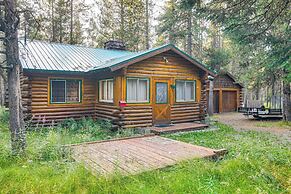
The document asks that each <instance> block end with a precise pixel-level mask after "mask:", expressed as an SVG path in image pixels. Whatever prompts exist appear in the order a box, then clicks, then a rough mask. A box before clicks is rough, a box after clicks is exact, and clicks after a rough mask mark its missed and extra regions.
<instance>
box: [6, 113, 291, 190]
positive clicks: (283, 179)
mask: <svg viewBox="0 0 291 194" xmlns="http://www.w3.org/2000/svg"><path fill="white" fill-rule="evenodd" d="M0 120H1V118H0ZM2 124H3V123H2ZM2 124H1V129H0V193H291V182H290V180H291V176H290V175H291V168H290V166H291V162H290V160H291V147H290V143H288V142H281V141H280V140H279V139H277V137H275V136H273V135H271V134H268V133H261V132H251V131H248V132H237V131H235V130H233V129H232V128H231V127H228V126H226V125H221V124H217V126H216V127H217V128H218V130H216V131H207V132H192V133H183V134H175V135H167V137H169V138H173V139H177V140H180V141H185V142H189V143H192V144H196V145H202V146H207V147H211V148H226V149H228V150H229V153H228V155H227V156H226V157H225V158H224V159H222V160H219V161H210V160H204V159H198V160H190V161H187V162H182V163H179V164H178V165H175V166H172V167H169V168H165V169H161V170H155V171H151V172H145V173H142V174H140V175H135V176H127V177H121V176H118V175H116V176H113V177H111V178H104V177H101V176H98V175H95V176H94V175H92V174H91V172H89V171H88V170H86V169H85V168H84V167H83V166H82V164H78V163H76V162H74V161H73V160H72V159H71V157H70V154H69V151H68V150H66V149H63V146H62V145H63V144H68V143H75V142H80V141H83V140H93V139H102V138H103V139H104V138H113V137H116V136H122V135H124V134H125V133H121V132H118V131H116V132H112V131H110V130H107V127H108V128H110V124H109V123H103V122H102V121H97V122H94V121H92V120H87V119H84V120H82V121H80V122H75V121H72V120H69V121H67V122H66V123H64V124H63V125H60V126H58V127H55V128H50V129H48V128H46V129H39V130H38V131H37V130H32V131H29V132H28V133H27V141H28V151H27V154H26V156H25V157H22V158H15V157H12V156H11V155H10V148H9V147H10V146H9V145H10V143H9V139H10V135H9V132H8V129H7V124H4V125H2ZM107 125H108V126H107ZM98 126H99V127H98ZM94 129H95V130H96V131H95V130H94ZM131 132H132V133H134V131H131ZM131 132H128V133H129V134H131Z"/></svg>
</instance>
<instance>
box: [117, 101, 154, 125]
mask: <svg viewBox="0 0 291 194" xmlns="http://www.w3.org/2000/svg"><path fill="white" fill-rule="evenodd" d="M152 118H153V116H152V107H151V106H127V107H125V108H124V109H123V110H121V117H120V120H119V126H120V127H122V128H138V127H150V126H152V122H153V120H152Z"/></svg>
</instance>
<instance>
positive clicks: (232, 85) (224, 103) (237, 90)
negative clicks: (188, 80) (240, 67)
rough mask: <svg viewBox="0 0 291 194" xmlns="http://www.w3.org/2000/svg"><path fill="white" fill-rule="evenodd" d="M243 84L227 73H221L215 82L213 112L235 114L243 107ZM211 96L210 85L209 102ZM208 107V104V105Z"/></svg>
mask: <svg viewBox="0 0 291 194" xmlns="http://www.w3.org/2000/svg"><path fill="white" fill-rule="evenodd" d="M242 88H243V86H242V84H240V83H237V82H236V80H235V78H234V77H233V76H232V75H231V74H230V73H229V72H225V71H221V72H220V73H219V74H217V76H216V77H215V78H214V80H213V112H214V113H222V112H233V111H237V109H238V107H240V106H242V103H243V95H242ZM208 96H209V84H208V86H207V101H208V99H209V98H208ZM207 105H208V103H207Z"/></svg>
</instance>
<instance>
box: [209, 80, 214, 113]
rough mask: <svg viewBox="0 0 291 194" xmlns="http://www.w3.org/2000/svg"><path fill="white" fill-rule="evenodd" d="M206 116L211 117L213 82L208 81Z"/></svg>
mask: <svg viewBox="0 0 291 194" xmlns="http://www.w3.org/2000/svg"><path fill="white" fill-rule="evenodd" d="M208 115H209V116H212V115H213V80H212V79H209V96H208Z"/></svg>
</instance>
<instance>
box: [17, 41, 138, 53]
mask: <svg viewBox="0 0 291 194" xmlns="http://www.w3.org/2000/svg"><path fill="white" fill-rule="evenodd" d="M19 40H20V41H24V38H19ZM27 41H28V42H31V43H33V42H40V43H45V44H52V45H53V44H54V45H62V46H74V47H81V48H88V49H100V50H106V51H117V52H128V53H134V52H133V51H129V50H114V49H105V48H98V47H91V46H87V45H81V44H69V43H61V42H50V41H46V40H38V39H32V40H31V39H27Z"/></svg>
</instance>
